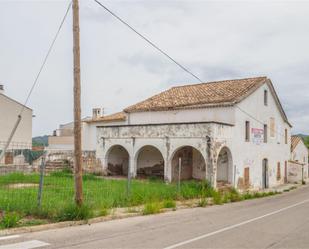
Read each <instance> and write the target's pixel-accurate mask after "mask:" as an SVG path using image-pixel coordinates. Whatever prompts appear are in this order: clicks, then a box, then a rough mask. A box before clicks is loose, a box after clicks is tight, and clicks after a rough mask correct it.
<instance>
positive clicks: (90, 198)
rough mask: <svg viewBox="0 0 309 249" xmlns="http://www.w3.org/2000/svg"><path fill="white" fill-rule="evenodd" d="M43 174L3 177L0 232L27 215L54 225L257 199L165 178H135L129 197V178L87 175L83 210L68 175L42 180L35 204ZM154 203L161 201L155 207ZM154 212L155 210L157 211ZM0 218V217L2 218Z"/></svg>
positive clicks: (55, 175)
mask: <svg viewBox="0 0 309 249" xmlns="http://www.w3.org/2000/svg"><path fill="white" fill-rule="evenodd" d="M38 186H39V175H38V174H30V175H28V174H27V175H25V174H21V173H13V174H8V175H4V176H0V228H1V227H13V226H16V225H17V223H18V222H19V220H20V219H22V218H23V217H26V218H27V217H30V223H31V222H33V220H35V219H38V218H39V219H46V220H47V221H48V222H50V221H63V220H77V219H85V218H90V217H94V216H101V215H106V214H107V213H108V212H109V210H110V209H112V208H116V207H134V206H138V205H141V204H146V205H145V208H146V209H148V210H145V211H144V212H143V213H144V214H149V213H152V212H153V213H155V211H156V212H158V210H156V209H158V208H154V207H157V206H162V205H163V206H162V207H166V208H169V207H175V200H185V199H192V198H200V199H201V203H200V206H205V205H207V198H208V197H212V198H213V202H214V203H215V204H222V203H225V202H233V201H240V200H243V199H251V198H254V197H262V195H261V196H259V195H256V196H255V195H252V194H246V195H240V194H239V193H238V192H237V191H236V190H231V191H230V192H228V193H224V194H222V193H220V192H217V191H215V190H214V189H212V188H211V187H210V186H209V184H208V183H207V182H206V181H204V182H201V181H184V182H182V183H181V188H180V191H178V190H177V185H176V184H166V183H164V182H163V181H161V180H155V179H153V180H132V181H131V188H130V194H129V195H128V194H127V180H126V179H115V180H112V179H103V178H100V177H97V176H95V175H84V177H83V187H84V203H85V204H84V206H83V207H82V208H77V207H76V206H75V205H74V179H73V176H72V174H71V173H70V172H55V173H52V174H50V175H48V176H45V177H44V184H43V194H42V205H41V207H40V208H39V207H38V205H37V203H38V202H37V196H38ZM156 203H163V204H162V205H161V204H160V205H156ZM153 210H155V211H153ZM1 216H2V217H1ZM1 218H2V221H1Z"/></svg>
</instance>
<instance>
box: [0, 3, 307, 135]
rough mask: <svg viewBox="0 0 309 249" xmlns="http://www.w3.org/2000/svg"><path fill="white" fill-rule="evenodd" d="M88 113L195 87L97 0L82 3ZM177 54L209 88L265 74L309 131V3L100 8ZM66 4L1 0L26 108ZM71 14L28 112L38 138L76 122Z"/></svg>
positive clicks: (2, 75)
mask: <svg viewBox="0 0 309 249" xmlns="http://www.w3.org/2000/svg"><path fill="white" fill-rule="evenodd" d="M80 2H81V6H80V19H81V63H82V71H81V73H82V91H83V97H82V109H83V116H86V115H90V114H91V109H92V107H104V108H105V112H106V113H112V112H115V111H119V110H122V109H123V108H124V107H126V106H128V105H131V104H134V103H135V102H138V101H140V100H142V99H144V98H147V97H149V96H151V95H153V94H156V93H158V92H160V91H162V90H165V89H166V88H169V87H172V86H175V85H181V84H186V83H195V82H196V80H195V79H194V78H192V77H191V76H190V75H188V74H186V73H185V72H183V71H182V70H180V69H179V68H178V67H177V66H175V65H174V64H172V63H171V62H170V61H168V60H167V59H166V58H165V57H163V56H162V55H160V54H159V53H158V52H157V51H155V50H154V49H153V48H152V47H150V46H149V45H148V44H146V43H145V42H144V41H143V40H141V39H140V38H139V37H137V36H136V35H135V34H134V33H132V32H131V31H130V30H128V29H127V28H126V27H125V26H123V25H122V24H120V23H119V22H118V21H117V20H115V19H114V18H113V17H112V16H110V15H109V14H107V13H106V12H105V11H104V10H103V9H102V8H100V7H99V6H98V5H97V4H96V3H95V2H94V1H92V0H82V1H80ZM104 4H106V6H108V7H109V8H110V9H112V10H113V11H114V12H115V13H117V14H118V15H120V16H121V17H123V18H124V19H125V20H127V21H128V22H129V23H130V24H132V25H133V26H134V27H136V29H137V30H139V31H140V32H141V33H143V34H145V35H146V36H147V37H148V38H150V39H151V40H152V41H153V42H155V43H156V44H158V45H159V46H160V47H161V48H162V49H163V50H165V51H167V52H168V53H169V54H170V55H171V56H172V57H174V58H175V59H177V60H178V61H179V62H181V63H182V64H184V65H185V66H186V67H187V68H190V70H191V71H193V72H194V73H195V74H197V75H198V76H199V77H200V78H202V79H203V80H205V82H207V81H212V80H221V79H231V78H244V77H254V76H268V77H269V78H271V80H272V82H273V83H274V85H275V88H276V90H277V92H278V95H279V97H280V99H281V101H282V104H283V106H284V108H285V110H286V112H287V115H288V117H289V119H290V121H291V123H292V124H293V126H294V127H293V132H294V133H299V132H302V133H309V128H308V123H309V112H308V106H309V70H308V63H309V53H308V48H307V47H308V44H309V31H308V30H309V15H308V11H309V2H308V1H104ZM67 5H68V1H62V0H61V1H57V0H54V1H43V0H42V1H27V0H19V1H18V0H17V1H16V0H14V1H12V0H10V1H9V0H0V37H1V39H0V55H1V57H0V82H1V84H4V86H5V90H6V94H7V95H9V96H10V97H13V98H15V99H16V100H19V101H21V102H23V101H24V100H25V98H26V95H27V92H28V91H29V89H30V87H31V84H32V82H33V80H34V77H35V75H36V73H37V71H38V70H39V67H40V65H41V62H42V60H43V57H44V56H45V54H46V51H47V49H48V46H49V44H50V42H51V40H52V39H53V36H54V34H55V32H56V30H57V28H58V25H59V23H60V21H61V19H62V17H63V15H64V12H65V10H66V8H67ZM71 19H72V16H71V12H70V13H69V16H68V19H67V20H66V22H65V24H64V27H63V29H62V31H61V33H60V36H59V39H58V40H57V42H56V45H55V47H54V50H53V52H52V54H51V56H50V58H49V60H48V63H47V65H46V67H45V69H44V71H43V73H42V75H41V77H40V79H39V85H38V87H37V88H36V89H35V91H34V93H33V95H32V97H31V99H30V102H29V106H30V107H31V108H33V109H34V113H35V115H36V117H35V118H34V127H33V133H34V135H43V134H51V133H52V131H53V130H54V129H56V128H57V126H58V125H59V124H61V123H66V122H69V121H71V120H72V110H73V107H72V84H73V77H72V62H73V58H72V28H71V25H72V20H71Z"/></svg>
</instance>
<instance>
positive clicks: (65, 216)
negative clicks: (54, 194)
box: [56, 204, 93, 221]
mask: <svg viewBox="0 0 309 249" xmlns="http://www.w3.org/2000/svg"><path fill="white" fill-rule="evenodd" d="M92 216H93V213H92V210H91V209H90V208H89V207H88V206H86V205H82V206H81V207H79V206H77V205H75V204H70V205H68V206H66V207H65V208H64V209H62V210H61V211H60V212H59V213H58V214H57V218H56V219H57V220H58V221H68V220H87V219H89V218H91V217H92Z"/></svg>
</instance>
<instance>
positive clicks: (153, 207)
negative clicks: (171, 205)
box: [143, 202, 162, 215]
mask: <svg viewBox="0 0 309 249" xmlns="http://www.w3.org/2000/svg"><path fill="white" fill-rule="evenodd" d="M161 209H162V204H161V203H159V202H150V203H146V204H145V206H144V209H143V215H150V214H158V213H160V212H161Z"/></svg>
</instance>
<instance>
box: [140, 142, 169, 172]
mask: <svg viewBox="0 0 309 249" xmlns="http://www.w3.org/2000/svg"><path fill="white" fill-rule="evenodd" d="M134 163H135V165H136V166H135V167H136V172H137V176H139V177H150V176H155V177H159V178H164V158H163V155H162V153H161V152H160V150H159V149H158V148H156V147H155V146H153V145H145V146H143V147H141V148H140V149H139V150H138V151H137V152H136V154H135V159H134Z"/></svg>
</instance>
